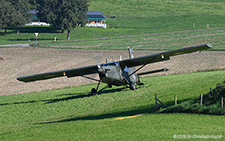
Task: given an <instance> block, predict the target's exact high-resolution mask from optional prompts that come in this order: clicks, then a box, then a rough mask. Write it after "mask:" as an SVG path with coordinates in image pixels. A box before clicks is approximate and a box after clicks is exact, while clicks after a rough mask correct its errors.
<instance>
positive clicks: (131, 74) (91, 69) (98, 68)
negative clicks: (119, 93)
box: [17, 44, 213, 95]
mask: <svg viewBox="0 0 225 141" xmlns="http://www.w3.org/2000/svg"><path fill="white" fill-rule="evenodd" d="M212 48H213V46H212V45H211V44H203V45H198V46H192V47H186V48H181V49H176V50H171V51H165V52H161V53H156V54H150V55H146V56H141V57H136V58H134V53H133V48H128V50H129V57H130V58H129V59H125V60H120V61H113V62H109V63H108V62H107V61H106V63H103V64H96V65H90V66H85V67H79V68H72V69H66V70H60V71H54V72H47V73H41V74H34V75H29V76H22V77H18V78H17V80H19V81H23V82H32V81H38V80H45V79H51V78H56V77H67V78H70V77H76V76H82V77H84V78H88V79H91V80H95V81H98V84H97V88H93V89H92V90H91V95H96V94H98V93H100V92H101V91H102V90H104V89H105V88H111V87H112V85H115V86H122V85H126V86H129V88H130V89H131V90H135V89H136V86H135V83H136V84H137V85H143V83H141V82H140V79H139V76H140V75H145V74H150V73H157V72H161V71H168V69H167V68H163V69H159V70H153V71H148V72H142V73H137V72H138V71H139V70H141V69H142V68H143V67H145V66H146V65H147V64H150V63H156V62H160V61H167V60H170V57H171V56H175V55H181V54H185V53H192V52H196V51H200V52H201V50H206V49H212ZM136 66H140V67H139V68H138V69H135V67H136ZM94 73H97V74H98V75H99V80H97V79H94V78H91V77H88V76H86V75H89V74H94ZM101 82H103V83H106V84H107V85H106V86H105V87H104V88H102V89H101V90H99V91H98V89H99V85H100V83H101Z"/></svg>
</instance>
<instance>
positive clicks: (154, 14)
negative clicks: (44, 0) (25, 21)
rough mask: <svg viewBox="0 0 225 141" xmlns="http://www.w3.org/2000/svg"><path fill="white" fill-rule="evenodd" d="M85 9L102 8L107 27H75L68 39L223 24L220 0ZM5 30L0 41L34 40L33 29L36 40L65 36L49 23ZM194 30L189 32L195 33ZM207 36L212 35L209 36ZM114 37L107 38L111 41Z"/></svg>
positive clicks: (124, 1)
mask: <svg viewBox="0 0 225 141" xmlns="http://www.w3.org/2000/svg"><path fill="white" fill-rule="evenodd" d="M89 10H93V11H102V12H103V13H104V14H105V15H106V16H107V24H108V26H109V28H107V29H103V28H88V27H86V28H80V27H77V28H75V29H74V30H72V31H71V40H79V39H95V38H106V37H120V36H131V35H146V34H154V33H167V32H176V31H190V30H198V29H208V28H207V24H209V29H214V28H221V27H222V28H224V27H225V19H224V18H223V17H224V10H225V2H224V1H222V0H205V1H204V0H195V1H194V0H174V1H170V0H159V1H146V0H138V1H137V0H120V1H119V2H118V1H114V0H109V1H103V0H95V1H92V2H91V3H90V7H89ZM111 15H116V18H114V19H111V18H109V16H111ZM223 31H224V29H222V32H223ZM8 32H9V33H8V36H4V30H3V29H0V44H9V43H10V44H12V43H27V42H28V38H29V39H30V40H31V42H35V39H36V37H35V35H34V33H35V32H39V33H40V34H39V35H38V41H40V42H52V41H53V39H54V37H57V40H58V41H64V40H66V37H67V36H66V34H62V33H60V31H57V30H56V31H55V30H51V28H49V27H22V28H21V33H20V34H16V33H15V32H16V30H15V29H12V28H9V30H8ZM208 32H212V31H211V30H209V31H208V30H207V31H205V32H203V33H202V34H203V35H205V37H204V39H206V40H213V41H214V40H216V41H215V42H219V43H221V42H223V40H222V39H221V38H217V36H221V30H220V31H217V30H216V29H215V30H214V31H213V32H214V33H215V34H219V35H210V36H208V38H207V37H206V36H207V34H208ZM194 33H196V32H193V33H192V34H191V35H190V36H195V34H194ZM200 33H201V32H199V33H196V34H197V35H199V34H200ZM172 34H173V33H172ZM180 34H182V33H180ZM211 37H213V39H209V38H211ZM215 38H216V39H215ZM129 39H130V38H129ZM129 39H128V40H129ZM175 39H177V38H176V37H175ZM195 39H199V38H195ZM132 40H135V39H132ZM132 40H129V41H128V42H130V41H132ZM138 40H140V39H138ZM114 41H115V40H111V42H114ZM88 42H89V41H86V42H85V43H84V44H88ZM75 44H76V43H75ZM220 46H222V47H224V46H223V45H220ZM114 48H115V47H114Z"/></svg>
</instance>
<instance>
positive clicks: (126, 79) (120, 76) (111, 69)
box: [98, 62, 139, 86]
mask: <svg viewBox="0 0 225 141" xmlns="http://www.w3.org/2000/svg"><path fill="white" fill-rule="evenodd" d="M134 70H135V69H133V68H127V67H125V68H122V67H121V66H120V64H119V62H111V63H105V64H103V66H100V68H99V70H98V73H99V77H100V80H101V81H102V82H104V83H107V84H109V85H115V86H121V85H127V84H130V83H136V82H137V81H138V80H139V79H138V76H137V75H136V74H132V75H130V74H131V73H133V72H134Z"/></svg>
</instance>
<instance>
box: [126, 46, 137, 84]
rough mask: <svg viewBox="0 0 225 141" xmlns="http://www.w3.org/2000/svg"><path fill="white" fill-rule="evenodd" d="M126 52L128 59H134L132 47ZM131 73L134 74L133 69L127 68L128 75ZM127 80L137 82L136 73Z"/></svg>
mask: <svg viewBox="0 0 225 141" xmlns="http://www.w3.org/2000/svg"><path fill="white" fill-rule="evenodd" d="M128 51H129V57H130V58H134V50H133V48H132V47H129V48H128ZM133 72H135V67H130V68H128V75H130V74H132V73H133ZM129 79H130V81H131V82H133V83H136V82H139V77H138V76H137V73H134V74H132V75H131V76H130V77H129Z"/></svg>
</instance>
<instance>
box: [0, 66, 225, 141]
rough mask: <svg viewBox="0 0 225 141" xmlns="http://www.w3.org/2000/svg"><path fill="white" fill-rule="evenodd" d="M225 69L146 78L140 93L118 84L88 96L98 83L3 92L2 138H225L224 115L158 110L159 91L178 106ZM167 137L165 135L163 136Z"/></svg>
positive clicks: (162, 97) (211, 83) (220, 78)
mask: <svg viewBox="0 0 225 141" xmlns="http://www.w3.org/2000/svg"><path fill="white" fill-rule="evenodd" d="M224 73H225V71H224V70H222V71H212V72H199V73H191V74H179V75H170V76H156V77H149V78H142V79H141V80H142V81H143V82H144V83H145V86H143V87H139V88H138V89H137V90H135V91H131V90H129V89H128V88H123V87H113V88H112V89H108V90H105V91H103V93H102V94H100V95H97V96H91V97H90V96H89V94H90V89H91V88H93V87H96V84H92V85H85V86H81V87H71V88H65V89H57V90H52V91H45V92H39V93H28V94H21V95H11V96H1V99H0V107H1V111H0V112H1V113H0V114H1V116H0V140H140V139H141V140H149V139H157V140H168V139H173V138H174V137H177V136H176V135H178V136H179V135H191V136H193V137H194V135H213V136H214V137H217V138H219V139H220V138H221V139H223V138H224V132H225V130H224V128H223V126H222V125H223V123H224V116H210V115H193V114H155V105H154V102H155V101H154V94H155V93H157V96H158V98H159V99H160V100H161V101H163V102H164V103H166V104H167V105H173V103H174V99H173V98H174V95H177V96H178V100H179V103H180V102H182V101H185V100H188V99H193V98H197V97H199V95H200V93H204V94H206V93H207V92H208V91H209V88H210V87H212V88H215V87H216V84H217V83H220V82H223V81H224V80H225V76H224ZM162 135H163V136H162Z"/></svg>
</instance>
